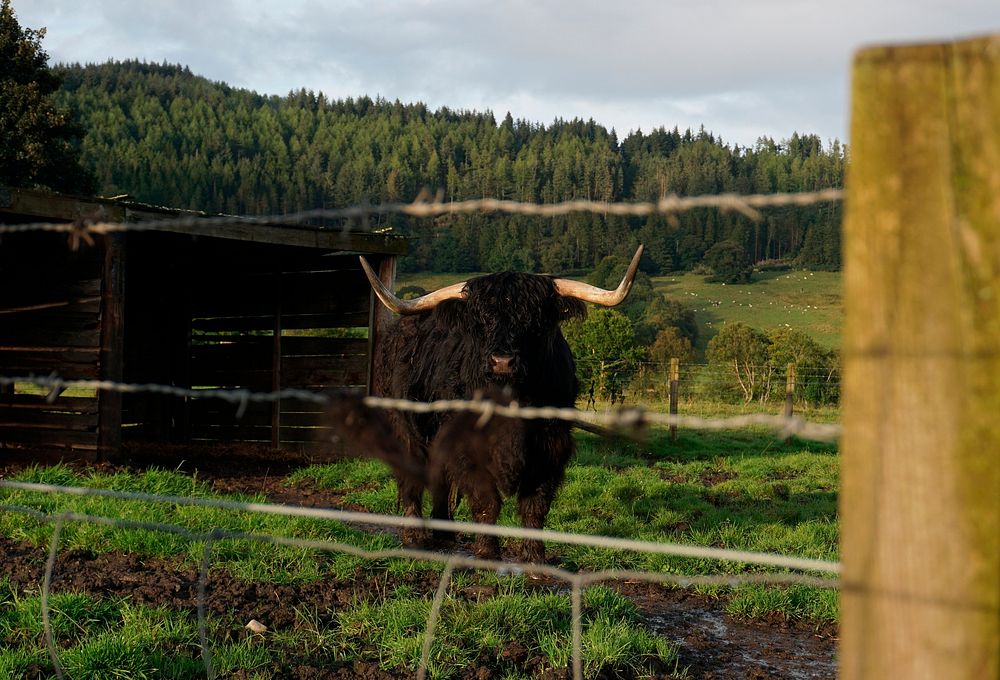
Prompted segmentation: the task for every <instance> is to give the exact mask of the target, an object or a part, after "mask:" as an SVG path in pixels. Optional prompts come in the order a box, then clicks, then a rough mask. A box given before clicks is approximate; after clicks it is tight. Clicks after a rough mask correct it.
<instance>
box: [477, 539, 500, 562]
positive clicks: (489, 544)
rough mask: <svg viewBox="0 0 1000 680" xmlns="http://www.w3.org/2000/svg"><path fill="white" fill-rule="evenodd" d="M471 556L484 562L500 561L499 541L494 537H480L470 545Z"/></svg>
mask: <svg viewBox="0 0 1000 680" xmlns="http://www.w3.org/2000/svg"><path fill="white" fill-rule="evenodd" d="M472 554H473V555H475V556H476V557H478V558H480V559H484V560H498V559H500V541H499V540H498V539H497V537H496V536H480V537H479V538H477V539H476V542H475V543H473V544H472Z"/></svg>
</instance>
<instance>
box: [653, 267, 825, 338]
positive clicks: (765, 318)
mask: <svg viewBox="0 0 1000 680" xmlns="http://www.w3.org/2000/svg"><path fill="white" fill-rule="evenodd" d="M841 278H842V274H841V273H840V272H825V271H807V270H799V269H793V270H785V271H765V272H757V273H755V274H754V275H753V279H754V280H753V282H752V283H747V284H726V283H709V282H708V281H706V280H705V277H704V276H701V275H698V274H690V273H685V274H671V275H668V276H658V277H655V278H654V279H653V286H654V289H655V290H656V291H657V292H659V293H662V294H664V295H666V296H667V297H669V298H672V299H675V300H679V301H681V302H683V303H684V304H686V305H687V306H688V307H690V308H691V309H693V310H694V312H695V318H696V319H697V321H698V328H699V331H700V334H699V340H698V347H697V349H698V351H699V353H701V354H704V351H705V346H706V345H707V344H708V341H709V340H711V339H712V338H713V337H715V335H716V333H718V330H719V328H721V327H722V326H723V325H725V324H727V323H735V322H742V323H745V324H746V325H748V326H753V327H755V328H759V329H761V330H764V331H767V330H770V329H772V328H778V327H784V326H789V327H791V328H795V329H797V330H800V331H803V332H804V333H806V334H808V335H809V336H810V337H812V338H813V340H815V341H816V342H818V343H819V344H820V345H822V346H823V347H825V348H828V349H838V348H839V347H840V334H841V329H842V327H843V319H844V312H843V304H842V301H841Z"/></svg>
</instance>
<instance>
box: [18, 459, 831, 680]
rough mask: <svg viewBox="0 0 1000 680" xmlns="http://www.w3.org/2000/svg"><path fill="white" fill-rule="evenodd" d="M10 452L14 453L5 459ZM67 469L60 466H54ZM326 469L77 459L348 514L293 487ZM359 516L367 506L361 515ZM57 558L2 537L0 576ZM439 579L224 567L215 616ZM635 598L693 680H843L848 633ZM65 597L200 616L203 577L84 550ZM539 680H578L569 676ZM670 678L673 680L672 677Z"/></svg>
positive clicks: (289, 609) (489, 671)
mask: <svg viewBox="0 0 1000 680" xmlns="http://www.w3.org/2000/svg"><path fill="white" fill-rule="evenodd" d="M5 453H6V452H5ZM4 458H5V459H4V460H0V478H3V477H7V476H9V475H10V474H12V473H13V472H14V471H16V470H17V469H20V468H22V467H24V466H25V465H28V464H33V463H37V462H39V457H37V456H31V455H24V456H19V457H8V456H4ZM52 462H55V461H52ZM313 462H317V461H316V460H315V459H313V458H307V457H304V456H294V455H293V456H288V455H286V456H278V455H276V454H275V453H274V452H272V451H266V450H261V451H259V452H257V451H248V450H247V449H246V448H245V447H244V446H240V447H239V449H238V450H235V449H228V448H226V447H215V448H213V449H210V450H207V451H206V450H203V449H199V450H198V451H197V453H196V454H195V453H193V451H192V449H190V448H182V447H163V446H158V447H142V448H136V447H133V448H131V449H127V450H126V453H125V454H124V455H123V456H122V457H120V458H119V459H118V460H117V461H116V462H115V463H114V464H111V463H97V464H85V463H71V465H72V466H74V467H80V468H81V469H83V468H84V467H86V468H88V469H93V468H95V467H96V468H97V469H100V470H102V471H105V472H113V471H115V470H121V469H130V470H139V469H143V468H146V467H150V466H156V467H160V468H165V469H171V470H178V471H181V472H185V473H188V474H197V476H198V478H199V479H202V480H205V481H208V482H209V483H211V484H212V486H213V488H214V489H215V490H217V491H219V492H221V493H236V492H239V493H252V494H257V493H260V494H264V495H265V496H266V497H267V498H268V500H269V501H271V502H275V503H287V504H293V505H307V506H314V507H335V508H344V507H345V505H344V504H343V502H342V499H341V498H340V497H339V496H338V495H337V494H336V493H333V492H330V491H329V490H325V489H318V488H315V487H313V486H311V485H308V484H303V485H296V486H289V485H288V484H287V483H286V481H285V476H286V475H288V474H289V473H290V472H292V471H293V470H295V469H298V468H299V467H302V466H304V465H308V464H311V463H313ZM350 509H358V508H350ZM46 554H47V550H46V549H45V548H39V547H35V546H30V545H28V544H25V543H19V542H15V541H11V540H8V539H4V538H0V555H3V559H2V560H0V578H7V579H9V580H10V582H11V583H12V585H13V586H14V587H15V588H17V589H19V590H22V591H37V590H38V588H39V585H40V583H41V580H42V574H43V571H44V567H45V559H46V556H47V555H46ZM437 581H438V576H437V574H436V573H434V572H433V571H414V572H412V573H410V574H407V575H404V576H392V577H386V576H385V575H382V574H377V573H374V572H371V571H367V570H359V571H358V572H357V574H356V575H355V576H354V578H353V579H351V580H350V581H339V582H321V583H309V584H297V585H278V584H271V583H246V582H243V581H240V580H238V579H236V578H235V577H233V576H231V575H229V574H228V573H226V572H224V571H213V572H212V573H211V575H210V578H209V583H208V587H207V591H206V592H207V597H206V602H205V606H206V609H207V611H208V612H209V613H210V615H211V616H213V617H218V620H219V621H221V622H223V624H224V625H223V626H222V629H221V634H223V635H225V636H226V637H227V638H229V639H238V638H240V637H243V636H245V635H248V633H247V631H246V630H245V629H244V628H243V626H244V625H245V624H246V623H247V622H248V621H250V620H251V619H256V620H258V621H261V622H263V623H265V624H266V625H267V626H268V628H269V629H270V630H272V631H275V630H281V629H287V628H289V627H291V626H293V625H295V624H296V616H297V614H296V610H299V611H309V612H315V613H316V615H317V616H318V617H319V619H318V621H319V623H321V624H323V623H326V622H328V621H330V619H331V618H332V616H333V614H334V613H335V612H336V611H337V610H338V609H339V608H340V607H343V606H344V605H345V604H346V603H348V602H350V601H352V600H353V599H355V598H358V597H362V598H364V597H370V596H371V594H372V593H376V592H386V591H388V592H392V590H394V589H395V588H396V587H397V586H403V585H405V586H408V588H409V589H410V590H411V591H412V592H414V593H419V594H425V595H427V596H431V595H432V594H433V592H434V590H435V589H436V588H437ZM560 585H561V584H556V583H554V582H553V583H548V582H546V581H545V580H541V581H539V582H537V583H536V587H539V588H550V589H556V588H558V587H559V586H560ZM609 585H611V586H612V587H616V588H618V589H619V590H620V591H621V592H622V593H624V594H625V595H627V596H629V597H630V598H632V599H633V601H634V602H635V603H636V605H637V606H638V608H639V610H640V612H641V613H642V615H643V616H644V617H645V620H646V622H647V624H648V625H649V627H650V629H651V630H652V631H653V632H655V633H657V634H658V635H662V636H664V637H666V638H667V639H669V640H671V641H672V642H674V643H675V644H677V645H678V646H679V648H680V668H682V669H685V668H686V669H687V672H688V677H690V678H691V679H692V680H723V679H725V680H730V679H733V680H741V679H746V680H778V679H786V678H787V679H790V680H806V679H814V678H835V677H836V674H837V665H836V657H835V647H836V628H835V627H833V626H828V627H825V628H822V629H819V630H817V629H815V628H814V627H812V626H810V625H808V624H804V623H800V622H788V621H785V620H784V619H780V618H775V619H774V620H771V621H757V620H755V621H738V620H735V619H733V618H732V617H730V616H728V615H727V614H726V613H725V609H724V607H725V604H724V602H722V601H720V600H716V599H712V598H708V597H703V596H699V595H696V594H693V593H690V592H688V591H684V590H672V589H667V588H664V587H662V586H657V585H650V584H642V583H620V584H609ZM52 588H53V591H54V592H59V591H77V592H88V593H92V594H94V595H95V596H106V597H120V596H121V595H122V594H123V593H127V594H128V595H129V597H130V598H132V599H133V600H134V601H135V602H138V603H142V604H146V605H150V606H166V607H170V608H174V609H179V610H187V611H192V612H193V611H196V609H197V606H198V572H197V570H196V569H194V568H193V567H191V566H188V565H184V564H182V563H181V562H180V561H179V560H168V559H149V558H139V557H137V556H134V555H126V554H119V553H109V554H101V555H93V554H90V553H86V552H81V551H72V550H70V551H62V552H61V553H60V554H59V555H58V559H57V562H56V568H55V572H54V577H53V583H52ZM452 594H453V595H454V596H456V597H461V598H466V599H470V600H479V599H482V598H488V597H490V596H492V595H493V589H492V588H490V587H488V586H471V587H468V588H465V589H463V590H461V591H458V592H453V593H452ZM511 662H513V663H515V664H516V665H517V667H518V668H520V669H522V672H529V673H530V672H534V671H537V670H538V669H539V666H540V659H532V658H529V655H528V652H527V650H526V649H525V648H524V647H522V646H518V645H516V644H514V645H509V646H508V649H505V650H504V652H503V655H502V659H481V660H480V663H477V664H475V665H473V666H470V667H469V668H467V669H466V670H465V672H463V674H462V677H463V678H468V679H479V678H491V677H495V675H496V674H497V673H498V672H499V669H500V666H501V664H504V665H505V664H508V663H511ZM272 671H273V673H274V675H275V677H282V678H295V679H301V680H320V679H326V678H334V679H346V678H364V679H367V680H382V679H383V678H397V677H404V676H406V675H408V673H406V672H404V671H402V670H401V669H397V670H396V671H395V672H385V671H382V670H381V669H379V667H378V664H377V663H371V662H363V661H359V662H350V663H346V664H345V663H343V662H340V663H332V664H330V665H327V664H323V665H321V666H320V665H315V664H312V663H301V664H296V665H286V666H282V667H275V668H273V669H272ZM539 677H546V678H555V677H568V676H566V674H565V673H563V672H559V673H556V674H553V673H552V672H549V673H547V674H542V675H539ZM659 677H670V676H669V675H662V676H659Z"/></svg>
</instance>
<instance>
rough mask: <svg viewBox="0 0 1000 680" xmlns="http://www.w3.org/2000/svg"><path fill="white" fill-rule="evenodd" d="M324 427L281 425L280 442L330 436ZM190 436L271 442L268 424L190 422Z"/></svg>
mask: <svg viewBox="0 0 1000 680" xmlns="http://www.w3.org/2000/svg"><path fill="white" fill-rule="evenodd" d="M330 432H331V431H330V430H328V429H326V428H308V427H282V428H281V443H284V442H319V441H320V440H324V439H326V438H328V437H329V436H330ZM191 438H192V439H195V440H199V439H200V440H208V441H220V442H232V441H244V442H260V443H264V444H270V443H271V427H270V425H260V426H254V425H221V426H208V425H201V424H198V423H191Z"/></svg>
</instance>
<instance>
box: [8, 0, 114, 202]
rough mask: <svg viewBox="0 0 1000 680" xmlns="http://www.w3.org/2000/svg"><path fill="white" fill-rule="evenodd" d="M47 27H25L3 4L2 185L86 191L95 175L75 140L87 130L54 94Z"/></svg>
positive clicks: (56, 83) (54, 77)
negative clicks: (60, 105) (82, 161)
mask: <svg viewBox="0 0 1000 680" xmlns="http://www.w3.org/2000/svg"><path fill="white" fill-rule="evenodd" d="M43 37H45V29H39V30H32V29H30V28H22V27H21V25H20V24H19V23H18V22H17V17H16V16H15V14H14V8H13V7H12V6H11V3H10V0H2V3H0V184H7V185H13V186H46V187H49V188H51V189H56V190H59V191H70V192H79V193H85V192H89V191H91V190H92V189H93V185H94V180H93V179H92V177H91V175H90V174H89V173H88V172H86V171H84V169H83V168H82V167H81V166H80V161H79V151H78V149H77V148H76V147H75V146H74V145H73V141H74V140H75V138H77V137H79V136H80V134H81V132H82V131H81V130H80V129H79V128H78V127H77V126H76V125H74V123H73V121H72V119H71V116H70V113H69V112H68V111H67V110H64V109H60V108H58V107H57V106H56V105H55V103H54V102H53V100H52V98H51V95H52V93H53V92H55V91H56V90H57V89H58V88H59V84H60V79H59V77H58V76H57V75H56V74H55V73H53V72H52V71H51V70H50V69H49V68H48V65H47V64H48V54H46V53H45V51H44V50H43V49H42V38H43Z"/></svg>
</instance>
